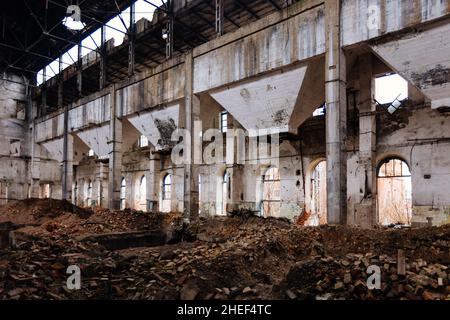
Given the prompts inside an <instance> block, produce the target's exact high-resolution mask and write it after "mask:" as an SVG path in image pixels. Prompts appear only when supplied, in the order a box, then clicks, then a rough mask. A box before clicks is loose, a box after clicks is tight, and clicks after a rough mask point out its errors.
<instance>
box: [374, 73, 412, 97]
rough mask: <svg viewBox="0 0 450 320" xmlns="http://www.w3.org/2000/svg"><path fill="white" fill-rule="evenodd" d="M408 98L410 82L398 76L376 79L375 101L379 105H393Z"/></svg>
mask: <svg viewBox="0 0 450 320" xmlns="http://www.w3.org/2000/svg"><path fill="white" fill-rule="evenodd" d="M407 98H408V82H407V81H406V80H405V79H403V78H402V77H401V76H399V75H398V74H388V75H384V76H382V77H378V78H376V79H375V100H376V101H377V102H378V103H379V104H392V103H394V102H396V101H403V100H405V99H407Z"/></svg>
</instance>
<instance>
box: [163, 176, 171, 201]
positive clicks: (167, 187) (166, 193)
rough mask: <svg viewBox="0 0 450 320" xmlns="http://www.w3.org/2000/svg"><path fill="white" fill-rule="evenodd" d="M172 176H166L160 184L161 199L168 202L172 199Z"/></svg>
mask: <svg viewBox="0 0 450 320" xmlns="http://www.w3.org/2000/svg"><path fill="white" fill-rule="evenodd" d="M171 189H172V176H171V175H170V173H168V174H166V175H165V176H164V179H163V183H162V199H163V200H170V199H171V197H172V190H171Z"/></svg>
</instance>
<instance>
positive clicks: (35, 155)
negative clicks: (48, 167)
mask: <svg viewBox="0 0 450 320" xmlns="http://www.w3.org/2000/svg"><path fill="white" fill-rule="evenodd" d="M30 149H31V161H30V194H29V197H30V198H39V180H40V173H41V169H40V167H41V164H40V162H41V158H40V157H41V150H40V146H39V145H37V144H36V125H35V122H34V121H33V123H32V132H31V148H30Z"/></svg>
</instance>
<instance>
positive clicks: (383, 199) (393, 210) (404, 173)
mask: <svg viewBox="0 0 450 320" xmlns="http://www.w3.org/2000/svg"><path fill="white" fill-rule="evenodd" d="M377 184H378V216H379V222H380V223H381V224H382V225H391V224H404V225H409V224H411V217H412V183H411V172H410V170H409V167H408V164H407V163H406V162H404V161H403V160H401V159H396V158H393V159H387V160H385V161H383V162H382V163H381V165H380V167H379V169H378V179H377Z"/></svg>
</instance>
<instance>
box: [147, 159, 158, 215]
mask: <svg viewBox="0 0 450 320" xmlns="http://www.w3.org/2000/svg"><path fill="white" fill-rule="evenodd" d="M160 169H161V159H160V157H159V154H156V153H152V152H150V161H149V170H148V171H147V176H146V182H147V188H146V190H147V211H158V210H159V192H160V191H159V190H160V189H161V188H160V173H161V170H160Z"/></svg>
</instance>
